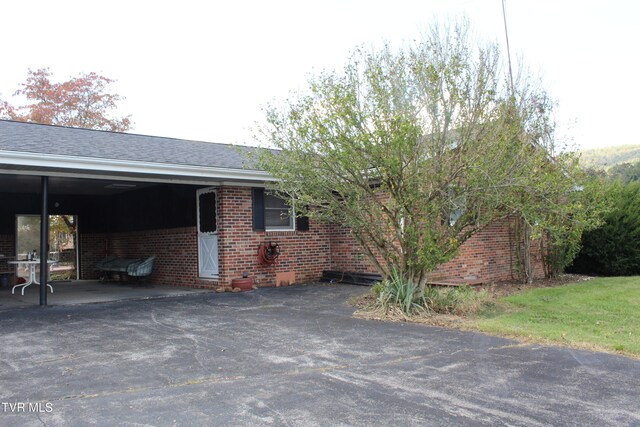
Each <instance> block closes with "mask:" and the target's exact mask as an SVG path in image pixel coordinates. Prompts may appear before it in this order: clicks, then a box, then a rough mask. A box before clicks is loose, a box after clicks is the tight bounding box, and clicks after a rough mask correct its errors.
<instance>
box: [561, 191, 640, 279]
mask: <svg viewBox="0 0 640 427" xmlns="http://www.w3.org/2000/svg"><path fill="white" fill-rule="evenodd" d="M609 192H610V194H611V195H612V198H613V204H614V206H613V209H612V210H611V211H610V212H609V213H608V214H607V215H606V216H605V218H604V224H603V225H602V226H601V227H600V228H597V229H595V230H592V231H589V232H586V233H585V234H584V235H583V237H582V249H581V250H580V253H579V254H578V257H577V258H576V259H575V260H574V262H573V265H572V266H571V267H570V268H569V271H570V272H572V273H585V274H598V275H604V276H629V275H635V274H640V182H631V183H629V184H626V185H622V184H620V183H615V184H612V185H611V186H610V188H609Z"/></svg>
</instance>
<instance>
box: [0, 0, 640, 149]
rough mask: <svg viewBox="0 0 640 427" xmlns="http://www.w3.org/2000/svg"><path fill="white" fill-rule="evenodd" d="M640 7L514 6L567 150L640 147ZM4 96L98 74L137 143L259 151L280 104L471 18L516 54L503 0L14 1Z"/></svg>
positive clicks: (547, 1)
mask: <svg viewBox="0 0 640 427" xmlns="http://www.w3.org/2000/svg"><path fill="white" fill-rule="evenodd" d="M639 5H640V2H637V1H634V0H628V1H622V0H617V1H605V0H602V1H588V0H581V1H579V0H576V1H573V0H507V1H506V6H507V8H506V10H507V21H508V26H509V39H510V44H511V52H512V56H513V57H521V58H523V59H524V61H525V62H526V63H527V64H528V65H529V66H530V67H531V68H532V69H533V70H534V71H536V72H539V73H540V74H542V76H543V78H544V85H545V87H547V88H548V89H549V92H550V93H551V95H552V96H553V97H554V98H555V99H556V100H557V101H558V103H559V109H558V116H557V119H558V122H559V124H560V127H559V132H558V133H559V136H560V137H563V138H569V139H572V140H573V141H574V143H575V144H576V145H577V146H578V147H582V148H595V147H603V146H610V145H621V144H638V143H640V138H638V136H637V135H638V133H637V132H636V131H635V129H632V126H633V125H634V124H635V123H636V120H637V115H638V114H637V113H638V106H637V105H638V100H639V99H640V84H639V83H638V79H639V76H640V67H639V64H640V55H639V54H638V52H639V48H638V43H639V42H640V25H638V23H637V21H638V19H639V18H640V6H639ZM0 10H1V12H2V13H0V28H2V35H3V43H2V45H3V46H2V55H1V58H2V60H1V61H2V62H1V64H0V96H2V98H4V99H7V98H10V95H11V94H12V93H13V92H14V91H15V90H16V89H17V88H18V85H19V84H20V83H21V82H23V81H24V80H25V77H26V73H27V69H28V68H32V69H37V68H42V67H49V68H50V69H51V71H52V72H53V78H54V80H66V79H68V78H69V77H71V76H77V75H78V74H79V73H80V72H91V71H95V72H98V73H100V74H103V75H105V76H107V77H110V78H113V79H116V80H118V82H117V84H116V85H115V90H116V92H118V93H119V94H121V95H123V96H125V97H126V98H127V99H126V101H124V102H123V103H122V104H121V107H120V113H122V114H131V115H132V119H133V121H134V123H135V127H134V129H133V131H132V132H135V133H142V134H150V135H159V136H170V137H177V138H185V139H196V140H203V141H211V142H224V143H240V144H242V143H251V137H250V135H251V132H250V128H251V127H252V126H253V124H254V122H255V121H256V120H260V119H261V118H262V117H263V114H262V110H261V108H262V107H263V106H264V105H265V104H266V103H268V102H271V101H274V100H276V101H277V100H283V99H285V98H286V97H287V96H288V95H289V94H290V92H292V91H293V92H295V91H296V90H299V89H302V88H304V87H305V83H306V80H307V78H308V76H309V75H310V73H313V72H314V70H315V71H319V70H322V69H334V68H340V67H341V66H342V64H344V62H345V60H346V58H347V56H348V55H349V52H350V51H351V50H353V48H354V47H356V46H358V45H364V46H374V47H375V46H379V45H380V44H381V43H382V42H383V41H385V40H387V41H390V42H391V43H392V44H393V45H396V46H398V45H400V44H402V43H405V42H410V41H411V40H413V39H416V38H419V37H420V35H421V34H422V33H423V32H424V31H425V29H426V28H427V26H428V25H429V23H430V22H431V21H432V20H433V19H438V20H446V19H455V18H457V17H460V16H462V15H463V14H466V16H467V17H468V18H469V20H470V21H471V23H472V26H473V28H474V30H475V32H476V33H477V34H479V35H480V36H481V37H483V38H486V39H490V40H496V41H498V42H499V43H500V44H501V46H502V47H503V48H505V45H504V27H503V21H502V2H501V0H420V1H417V0H416V1H409V0H389V1H371V0H370V1H364V0H363V1H346V0H344V1H337V0H336V1H334V0H323V1H300V0H298V1H274V0H264V1H229V2H217V1H193V0H180V1H176V0H173V1H148V2H147V1H137V0H125V1H120V0H117V1H113V0H111V1H108V2H94V1H87V0H81V1H68V0H56V1H50V0H38V1H34V0H30V1H25V0H3V2H2V5H1V6H0Z"/></svg>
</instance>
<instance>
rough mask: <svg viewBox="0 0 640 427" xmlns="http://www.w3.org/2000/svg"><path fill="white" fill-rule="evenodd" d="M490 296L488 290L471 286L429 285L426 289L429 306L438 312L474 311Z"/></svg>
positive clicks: (465, 312)
mask: <svg viewBox="0 0 640 427" xmlns="http://www.w3.org/2000/svg"><path fill="white" fill-rule="evenodd" d="M488 298H489V294H488V293H487V291H486V290H484V289H482V290H480V291H476V290H474V289H472V288H471V287H470V286H460V287H455V288H448V289H438V288H436V287H428V288H426V289H425V299H426V303H427V306H428V307H429V309H431V310H433V311H435V312H436V313H443V314H458V315H461V314H469V313H474V312H476V311H478V309H479V308H480V307H481V306H482V305H483V304H484V303H485V302H486V301H487V300H488Z"/></svg>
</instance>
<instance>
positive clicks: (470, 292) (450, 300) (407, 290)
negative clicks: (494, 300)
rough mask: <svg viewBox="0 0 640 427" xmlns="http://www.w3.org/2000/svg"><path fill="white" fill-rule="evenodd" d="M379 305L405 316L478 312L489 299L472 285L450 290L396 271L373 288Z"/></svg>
mask: <svg viewBox="0 0 640 427" xmlns="http://www.w3.org/2000/svg"><path fill="white" fill-rule="evenodd" d="M371 292H372V294H373V295H374V296H375V297H376V305H377V306H378V307H381V308H383V309H384V310H385V311H393V310H395V309H397V310H400V311H401V312H402V313H403V314H404V315H405V316H411V315H415V314H420V313H424V312H436V313H443V314H458V315H462V314H469V313H473V312H476V311H477V310H478V309H479V308H480V307H481V306H482V305H483V304H484V303H485V302H486V301H487V299H488V293H487V291H486V290H482V291H479V292H477V291H476V290H474V289H472V288H471V287H469V286H460V287H455V288H448V289H439V288H436V287H426V288H425V289H424V292H421V291H420V286H418V285H417V284H416V283H413V282H411V281H410V280H407V279H406V278H404V277H403V276H402V275H401V274H400V273H398V272H397V271H396V270H393V271H392V272H391V276H390V277H389V278H388V279H386V280H384V281H383V282H380V283H376V284H375V285H374V286H373V287H372V288H371Z"/></svg>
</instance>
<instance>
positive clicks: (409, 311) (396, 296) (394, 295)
mask: <svg viewBox="0 0 640 427" xmlns="http://www.w3.org/2000/svg"><path fill="white" fill-rule="evenodd" d="M372 291H373V292H374V293H376V294H377V299H376V305H377V306H379V307H380V308H382V309H384V310H385V311H386V312H389V311H396V310H400V311H401V312H402V313H403V314H404V315H405V316H411V315H413V314H418V313H420V312H422V311H424V310H425V308H426V304H425V302H426V301H425V297H424V293H422V292H421V291H420V286H419V285H418V284H416V283H414V282H412V281H410V280H407V279H406V278H405V277H403V275H402V274H401V273H399V272H398V271H397V270H395V269H393V270H391V274H390V275H389V278H388V279H386V280H384V281H383V282H381V283H380V284H378V285H376V286H374V288H373V289H372Z"/></svg>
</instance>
